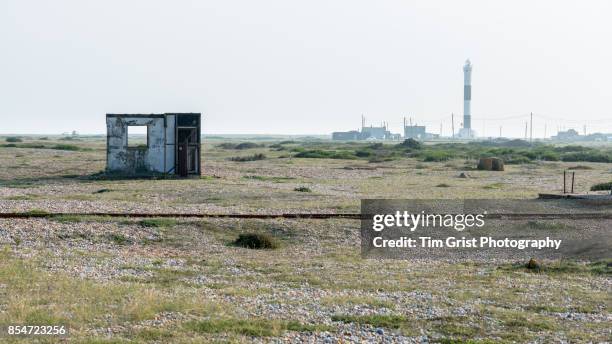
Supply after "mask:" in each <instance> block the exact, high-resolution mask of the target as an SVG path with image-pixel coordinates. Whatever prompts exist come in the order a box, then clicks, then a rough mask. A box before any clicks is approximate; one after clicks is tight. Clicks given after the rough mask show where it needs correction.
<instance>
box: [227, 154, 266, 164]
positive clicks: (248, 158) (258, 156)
mask: <svg viewBox="0 0 612 344" xmlns="http://www.w3.org/2000/svg"><path fill="white" fill-rule="evenodd" d="M265 159H266V156H265V154H262V153H257V154H253V155H247V156H235V157H231V158H229V160H230V161H238V162H245V161H257V160H265Z"/></svg>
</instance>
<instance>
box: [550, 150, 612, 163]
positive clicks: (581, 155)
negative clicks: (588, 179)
mask: <svg viewBox="0 0 612 344" xmlns="http://www.w3.org/2000/svg"><path fill="white" fill-rule="evenodd" d="M561 160H563V161H572V162H574V161H588V162H612V154H611V153H609V152H600V151H581V152H570V153H566V154H563V155H562V156H561Z"/></svg>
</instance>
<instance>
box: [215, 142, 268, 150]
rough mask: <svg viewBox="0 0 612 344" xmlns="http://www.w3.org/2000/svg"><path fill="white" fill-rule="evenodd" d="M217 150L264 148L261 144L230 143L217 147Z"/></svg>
mask: <svg viewBox="0 0 612 344" xmlns="http://www.w3.org/2000/svg"><path fill="white" fill-rule="evenodd" d="M217 147H218V148H222V149H239V150H240V149H253V148H261V147H264V145H263V144H260V143H254V142H241V143H232V142H223V143H221V144H218V145H217Z"/></svg>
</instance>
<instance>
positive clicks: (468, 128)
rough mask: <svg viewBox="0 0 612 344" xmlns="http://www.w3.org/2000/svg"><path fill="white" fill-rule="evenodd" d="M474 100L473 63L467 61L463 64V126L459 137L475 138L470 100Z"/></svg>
mask: <svg viewBox="0 0 612 344" xmlns="http://www.w3.org/2000/svg"><path fill="white" fill-rule="evenodd" d="M471 101H472V63H471V62H470V60H469V59H468V60H466V61H465V65H463V128H461V130H459V137H462V138H474V137H476V133H475V132H474V131H473V130H472V114H471V108H470V105H471V104H470V102H471Z"/></svg>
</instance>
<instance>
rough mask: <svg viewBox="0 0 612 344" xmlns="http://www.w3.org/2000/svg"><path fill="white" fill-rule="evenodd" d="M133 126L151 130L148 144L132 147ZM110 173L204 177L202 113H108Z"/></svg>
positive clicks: (108, 167) (107, 167) (107, 144)
mask: <svg viewBox="0 0 612 344" xmlns="http://www.w3.org/2000/svg"><path fill="white" fill-rule="evenodd" d="M132 126H146V127H147V129H146V130H147V143H146V145H140V146H130V145H128V131H129V127H132ZM106 132H107V136H106V171H107V172H111V173H123V174H126V175H135V174H154V173H163V174H178V175H180V176H183V177H186V176H188V175H201V174H202V170H201V162H200V152H201V139H200V136H201V115H200V114H199V113H164V114H107V115H106Z"/></svg>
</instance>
